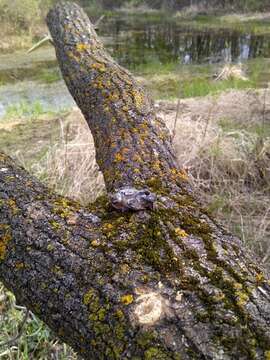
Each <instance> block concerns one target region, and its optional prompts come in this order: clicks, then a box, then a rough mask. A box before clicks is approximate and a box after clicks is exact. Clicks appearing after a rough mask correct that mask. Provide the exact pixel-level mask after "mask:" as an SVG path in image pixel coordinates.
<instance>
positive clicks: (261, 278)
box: [256, 272, 264, 283]
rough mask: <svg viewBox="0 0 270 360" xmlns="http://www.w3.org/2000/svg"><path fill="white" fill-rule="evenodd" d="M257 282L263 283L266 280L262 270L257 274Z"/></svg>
mask: <svg viewBox="0 0 270 360" xmlns="http://www.w3.org/2000/svg"><path fill="white" fill-rule="evenodd" d="M256 281H257V283H261V282H263V281H264V274H263V273H262V272H260V273H257V274H256Z"/></svg>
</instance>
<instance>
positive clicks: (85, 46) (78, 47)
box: [76, 43, 89, 51]
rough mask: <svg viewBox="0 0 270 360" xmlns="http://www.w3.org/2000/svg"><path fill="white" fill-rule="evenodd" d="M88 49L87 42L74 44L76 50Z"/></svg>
mask: <svg viewBox="0 0 270 360" xmlns="http://www.w3.org/2000/svg"><path fill="white" fill-rule="evenodd" d="M87 49H89V44H82V43H81V44H77V45H76V50H77V51H84V50H87Z"/></svg>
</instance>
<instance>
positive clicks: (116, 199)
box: [109, 186, 156, 212]
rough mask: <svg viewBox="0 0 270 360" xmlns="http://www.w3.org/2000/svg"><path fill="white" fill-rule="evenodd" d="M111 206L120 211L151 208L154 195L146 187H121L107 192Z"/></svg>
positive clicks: (154, 198)
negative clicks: (139, 188)
mask: <svg viewBox="0 0 270 360" xmlns="http://www.w3.org/2000/svg"><path fill="white" fill-rule="evenodd" d="M109 196H110V200H111V204H112V206H113V207H114V208H115V209H117V210H120V211H123V212H124V211H128V210H133V211H140V210H152V209H153V206H154V202H155V200H156V195H155V194H154V193H152V192H151V191H149V190H147V189H141V190H138V189H135V188H133V187H128V186H127V187H122V188H119V189H117V190H116V191H115V192H114V193H113V194H109Z"/></svg>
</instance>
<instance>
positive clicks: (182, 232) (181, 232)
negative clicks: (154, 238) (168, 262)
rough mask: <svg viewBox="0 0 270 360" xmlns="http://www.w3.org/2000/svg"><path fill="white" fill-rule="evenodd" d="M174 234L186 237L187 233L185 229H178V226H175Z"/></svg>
mask: <svg viewBox="0 0 270 360" xmlns="http://www.w3.org/2000/svg"><path fill="white" fill-rule="evenodd" d="M174 232H175V234H176V235H177V236H180V237H187V236H188V234H187V233H186V232H185V230H183V229H180V228H179V227H177V228H175V230H174Z"/></svg>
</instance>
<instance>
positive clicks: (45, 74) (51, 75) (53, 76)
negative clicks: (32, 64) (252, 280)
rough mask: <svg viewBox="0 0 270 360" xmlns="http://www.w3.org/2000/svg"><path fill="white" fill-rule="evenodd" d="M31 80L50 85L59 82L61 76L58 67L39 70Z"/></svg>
mask: <svg viewBox="0 0 270 360" xmlns="http://www.w3.org/2000/svg"><path fill="white" fill-rule="evenodd" d="M33 78H34V80H38V81H40V82H42V83H46V84H51V83H54V82H56V81H59V80H61V78H62V76H61V72H60V69H59V68H58V67H53V68H43V69H41V70H40V72H38V73H36V75H35V76H34V77H33Z"/></svg>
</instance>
